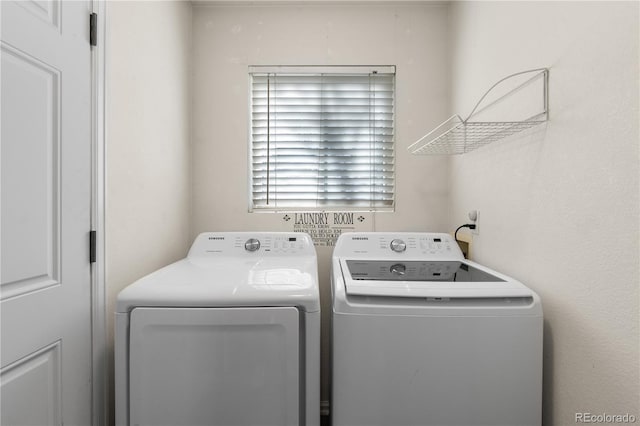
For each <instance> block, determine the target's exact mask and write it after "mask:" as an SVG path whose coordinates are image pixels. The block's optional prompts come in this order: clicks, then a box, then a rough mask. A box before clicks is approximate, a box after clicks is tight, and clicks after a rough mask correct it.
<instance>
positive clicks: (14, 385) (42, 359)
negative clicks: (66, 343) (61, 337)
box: [0, 342, 62, 426]
mask: <svg viewBox="0 0 640 426" xmlns="http://www.w3.org/2000/svg"><path fill="white" fill-rule="evenodd" d="M0 377H1V378H2V392H3V398H2V424H3V425H11V426H19V425H43V426H44V425H59V424H61V422H62V418H61V414H62V406H61V403H62V401H61V398H60V385H61V383H60V378H61V371H60V342H56V343H54V344H53V345H50V346H48V347H46V348H44V349H42V350H39V351H37V352H35V353H33V354H31V355H29V356H27V357H24V358H22V359H21V360H19V361H17V362H15V363H13V364H11V365H8V366H7V367H5V368H3V369H2V372H1V373H0ZM24 395H29V397H28V398H24Z"/></svg>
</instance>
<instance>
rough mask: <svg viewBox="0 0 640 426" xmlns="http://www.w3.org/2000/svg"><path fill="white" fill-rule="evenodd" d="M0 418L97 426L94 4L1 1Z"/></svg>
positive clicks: (13, 422)
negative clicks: (92, 244) (91, 241)
mask: <svg viewBox="0 0 640 426" xmlns="http://www.w3.org/2000/svg"><path fill="white" fill-rule="evenodd" d="M0 13H1V15H2V16H1V27H0V28H1V39H2V42H1V46H0V47H1V67H2V68H1V87H0V90H1V94H2V105H1V136H2V144H1V151H0V156H1V166H2V173H1V189H2V192H1V194H2V197H1V198H2V199H1V203H2V206H1V213H2V219H1V222H2V226H1V232H2V247H1V250H2V251H1V256H0V257H1V265H0V267H1V270H0V278H1V279H0V283H1V286H0V300H1V302H0V310H1V312H0V315H1V318H0V320H1V322H2V326H1V333H2V334H1V339H2V340H1V344H2V347H1V350H0V358H1V359H0V361H1V371H0V376H1V377H0V384H1V401H0V402H1V404H2V406H1V410H0V411H1V416H0V423H1V424H2V425H7V426H9V425H11V426H14V425H62V424H63V423H64V424H65V425H84V426H86V425H90V424H91V389H92V387H91V329H90V327H91V316H90V312H91V310H90V309H91V307H90V295H91V287H90V284H91V282H90V264H89V261H88V256H89V253H88V251H89V248H88V231H89V229H90V228H89V227H90V196H91V187H90V185H91V175H90V171H91V157H90V153H91V121H90V118H91V74H90V71H91V53H90V46H89V25H88V22H89V13H90V3H89V2H88V1H60V0H49V1H46V0H42V1H35V0H34V1H18V2H9V1H1V2H0Z"/></svg>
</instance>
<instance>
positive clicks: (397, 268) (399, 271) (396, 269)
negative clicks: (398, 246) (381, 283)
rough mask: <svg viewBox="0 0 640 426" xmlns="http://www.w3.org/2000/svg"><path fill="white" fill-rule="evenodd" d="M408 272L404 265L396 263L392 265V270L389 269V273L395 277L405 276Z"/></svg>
mask: <svg viewBox="0 0 640 426" xmlns="http://www.w3.org/2000/svg"><path fill="white" fill-rule="evenodd" d="M406 271H407V267H406V266H404V265H403V264H402V263H396V264H395V265H391V268H389V272H391V273H392V274H394V275H404V273H405V272H406Z"/></svg>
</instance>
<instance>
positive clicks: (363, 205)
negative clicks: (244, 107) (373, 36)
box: [250, 66, 395, 210]
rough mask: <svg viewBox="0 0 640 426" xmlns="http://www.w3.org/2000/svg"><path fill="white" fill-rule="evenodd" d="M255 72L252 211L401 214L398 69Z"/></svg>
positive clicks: (258, 69) (259, 68)
mask: <svg viewBox="0 0 640 426" xmlns="http://www.w3.org/2000/svg"><path fill="white" fill-rule="evenodd" d="M330 68H332V69H328V67H323V70H322V72H318V70H314V69H313V68H309V67H304V68H297V69H287V67H276V68H274V67H271V69H267V68H264V67H251V68H250V76H251V129H250V135H251V159H250V163H251V164H250V168H251V207H252V209H277V210H283V209H284V210H287V209H288V210H292V209H314V208H318V209H327V208H343V209H349V208H353V209H363V210H386V209H392V208H393V207H394V175H395V169H394V97H395V96H394V93H395V67H389V66H387V67H373V68H367V69H362V68H360V67H349V68H343V67H330Z"/></svg>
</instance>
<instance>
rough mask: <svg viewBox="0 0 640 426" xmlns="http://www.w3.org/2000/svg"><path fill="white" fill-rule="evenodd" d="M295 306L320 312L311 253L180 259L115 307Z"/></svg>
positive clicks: (140, 282) (143, 280) (149, 277)
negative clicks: (294, 256) (306, 255)
mask: <svg viewBox="0 0 640 426" xmlns="http://www.w3.org/2000/svg"><path fill="white" fill-rule="evenodd" d="M154 306H162V307H242V306H295V307H298V308H300V309H301V310H303V311H307V312H317V311H319V310H320V302H319V296H318V283H317V264H316V259H315V257H309V258H302V257H301V258H298V259H297V260H296V262H295V263H293V262H291V260H287V259H279V258H271V259H264V258H261V259H255V260H252V261H248V260H240V259H235V258H231V257H229V258H224V259H218V260H217V261H211V260H210V259H209V260H203V259H188V258H187V259H183V260H180V261H178V262H176V263H173V264H171V265H169V266H166V267H164V268H162V269H159V270H158V271H156V272H154V273H152V274H150V275H147V276H146V277H143V278H141V279H140V280H138V281H136V282H135V283H133V284H131V285H130V286H128V287H127V288H125V289H124V290H122V291H121V292H120V294H119V295H118V299H117V306H116V309H117V311H118V312H129V311H130V310H131V309H133V308H135V307H154Z"/></svg>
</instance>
